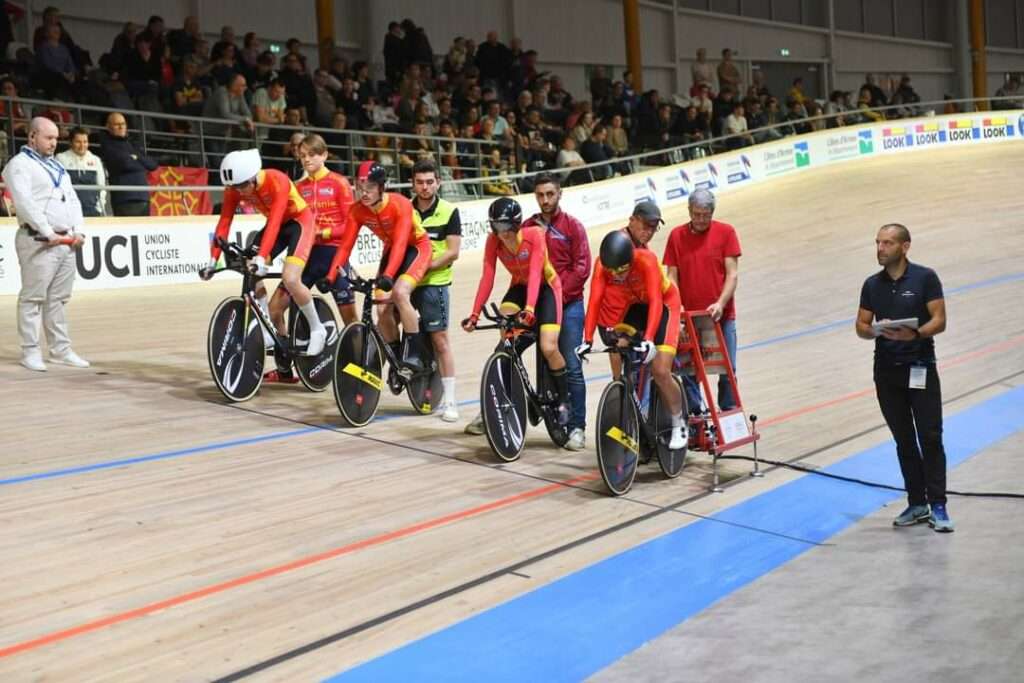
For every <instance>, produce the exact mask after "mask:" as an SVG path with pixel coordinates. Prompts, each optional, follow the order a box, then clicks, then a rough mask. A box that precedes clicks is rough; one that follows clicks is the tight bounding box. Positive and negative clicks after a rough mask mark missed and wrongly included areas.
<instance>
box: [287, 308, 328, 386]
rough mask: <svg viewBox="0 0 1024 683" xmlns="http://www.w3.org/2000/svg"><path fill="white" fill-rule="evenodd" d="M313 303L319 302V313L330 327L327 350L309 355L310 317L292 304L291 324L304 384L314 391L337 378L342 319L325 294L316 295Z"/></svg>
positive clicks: (293, 343) (298, 367)
mask: <svg viewBox="0 0 1024 683" xmlns="http://www.w3.org/2000/svg"><path fill="white" fill-rule="evenodd" d="M313 303H314V305H315V306H316V314H317V317H319V318H320V322H321V323H322V324H323V326H324V327H325V328H326V329H327V343H326V344H324V350H323V351H321V352H320V353H319V354H317V355H315V356H307V355H305V354H304V353H303V351H304V350H305V349H306V347H307V346H309V321H307V320H306V316H304V315H303V314H302V313H301V312H300V311H299V310H298V308H296V307H294V306H293V307H292V308H291V320H290V321H289V322H290V324H289V325H288V327H289V328H291V330H290V332H291V334H289V335H288V337H289V339H288V341H289V343H290V344H291V347H292V348H293V349H295V370H296V372H297V373H298V375H299V380H300V381H301V382H302V384H303V386H305V387H306V388H307V389H309V390H310V391H324V390H325V389H326V388H327V386H328V385H329V384H330V383H331V380H332V379H334V372H333V366H334V356H335V352H336V351H337V345H338V321H337V320H336V319H335V317H334V311H332V310H331V307H330V305H329V304H328V303H327V301H325V300H324V299H323V298H322V297H319V296H314V297H313Z"/></svg>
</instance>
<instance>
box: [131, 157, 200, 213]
mask: <svg viewBox="0 0 1024 683" xmlns="http://www.w3.org/2000/svg"><path fill="white" fill-rule="evenodd" d="M147 180H148V182H149V184H150V185H206V183H207V182H208V180H209V175H208V173H207V170H206V169H205V168H193V167H191V166H158V167H157V169H156V170H155V171H150V172H149V174H148V175H147ZM212 211H213V202H212V200H211V199H210V193H209V192H179V191H176V190H161V191H160V192H153V193H152V194H150V195H149V215H151V216H205V215H208V214H210V213H211V212H212Z"/></svg>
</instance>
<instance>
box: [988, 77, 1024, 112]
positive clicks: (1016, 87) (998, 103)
mask: <svg viewBox="0 0 1024 683" xmlns="http://www.w3.org/2000/svg"><path fill="white" fill-rule="evenodd" d="M996 97H1009V98H1011V99H1008V100H994V101H993V102H992V108H993V109H1024V98H1022V97H1021V90H1020V76H1017V75H1016V74H1015V75H1013V76H1010V78H1009V79H1007V81H1006V83H1004V84H1003V87H1001V88H999V89H998V90H996Z"/></svg>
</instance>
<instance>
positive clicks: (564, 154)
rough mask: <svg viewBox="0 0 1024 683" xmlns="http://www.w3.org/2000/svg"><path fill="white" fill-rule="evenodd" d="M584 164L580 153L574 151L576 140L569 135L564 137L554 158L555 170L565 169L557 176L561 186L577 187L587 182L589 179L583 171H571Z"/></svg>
mask: <svg viewBox="0 0 1024 683" xmlns="http://www.w3.org/2000/svg"><path fill="white" fill-rule="evenodd" d="M586 163H587V162H585V161H584V160H583V157H581V156H580V153H579V152H577V151H576V139H575V138H574V137H573V136H571V135H566V136H565V138H564V139H563V140H562V149H560V150H559V151H558V156H557V157H555V168H559V169H566V170H563V171H562V172H561V173H560V174H559V177H560V178H561V180H562V185H566V186H568V185H578V184H580V183H585V182H587V181H588V180H589V177H588V176H587V172H586V171H585V170H579V171H573V170H572V169H573V168H575V167H577V166H585V165H586Z"/></svg>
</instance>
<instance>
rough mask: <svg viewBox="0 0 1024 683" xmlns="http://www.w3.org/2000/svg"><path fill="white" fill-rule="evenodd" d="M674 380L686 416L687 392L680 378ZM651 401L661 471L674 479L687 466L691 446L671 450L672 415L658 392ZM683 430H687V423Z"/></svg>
mask: <svg viewBox="0 0 1024 683" xmlns="http://www.w3.org/2000/svg"><path fill="white" fill-rule="evenodd" d="M672 379H674V380H675V382H676V385H677V386H678V387H679V392H680V393H681V394H682V396H683V415H684V416H685V415H686V414H687V411H686V392H685V391H684V390H683V383H682V381H681V380H680V379H679V378H678V377H675V376H673V377H672ZM651 400H653V401H654V405H653V406H652V408H651V411H652V413H653V420H652V421H651V423H652V425H653V427H654V437H655V443H656V444H657V450H658V465H660V466H661V471H662V472H664V473H665V476H666V477H668V478H669V479H674V478H675V477H678V476H679V474H680V473H681V472H682V471H683V465H685V464H686V451H687V446H688V445H689V444H687V445H684V446H683V447H682V448H679V449H677V450H674V451H673V450H669V447H668V442H669V439H671V438H672V415H671V414H670V413H669V411H668V408H667V407H666V406H665V402H664V401H662V400H661V395H660V394H659V393H658V392H657V390H655V392H654V395H653V396H651ZM684 420H685V417H684ZM683 428H684V429H686V428H687V427H686V424H685V422H684V424H683Z"/></svg>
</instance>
